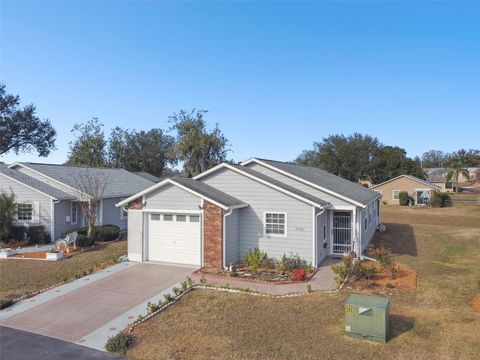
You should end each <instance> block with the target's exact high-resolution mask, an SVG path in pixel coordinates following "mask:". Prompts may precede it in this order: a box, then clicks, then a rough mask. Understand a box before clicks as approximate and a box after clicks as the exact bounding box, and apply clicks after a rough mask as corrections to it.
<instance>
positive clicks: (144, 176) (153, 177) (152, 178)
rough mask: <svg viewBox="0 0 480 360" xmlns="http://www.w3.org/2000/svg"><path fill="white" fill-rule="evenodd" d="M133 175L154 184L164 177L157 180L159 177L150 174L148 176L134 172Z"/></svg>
mask: <svg viewBox="0 0 480 360" xmlns="http://www.w3.org/2000/svg"><path fill="white" fill-rule="evenodd" d="M134 174H135V175H138V176H140V177H142V178H144V179H147V180H148V181H151V182H154V183H158V182H160V181H162V180H163V178H164V177H162V178H159V177H157V176H155V175H152V174H149V173H147V172H145V171H135V172H134Z"/></svg>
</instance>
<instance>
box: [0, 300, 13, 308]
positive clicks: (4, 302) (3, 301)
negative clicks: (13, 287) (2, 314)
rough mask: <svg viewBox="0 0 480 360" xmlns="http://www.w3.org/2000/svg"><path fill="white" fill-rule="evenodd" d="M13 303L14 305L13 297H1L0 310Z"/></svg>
mask: <svg viewBox="0 0 480 360" xmlns="http://www.w3.org/2000/svg"><path fill="white" fill-rule="evenodd" d="M12 305H13V299H10V298H3V299H0V310H2V309H5V308H7V307H9V306H12Z"/></svg>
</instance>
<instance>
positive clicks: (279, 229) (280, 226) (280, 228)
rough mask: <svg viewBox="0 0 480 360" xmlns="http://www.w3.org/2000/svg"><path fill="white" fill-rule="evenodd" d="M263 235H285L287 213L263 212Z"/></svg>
mask: <svg viewBox="0 0 480 360" xmlns="http://www.w3.org/2000/svg"><path fill="white" fill-rule="evenodd" d="M264 233H265V236H281V237H283V236H287V214H286V213H278V212H268V213H265V214H264Z"/></svg>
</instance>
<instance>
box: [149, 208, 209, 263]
mask: <svg viewBox="0 0 480 360" xmlns="http://www.w3.org/2000/svg"><path fill="white" fill-rule="evenodd" d="M182 215H184V214H182ZM193 216H198V215H193ZM155 218H157V219H158V218H160V220H152V217H151V216H150V220H149V231H148V252H149V255H148V258H149V260H152V261H163V262H174V263H181V264H194V265H200V262H201V235H200V234H201V228H200V221H199V222H190V221H189V215H186V218H185V220H186V221H177V220H176V215H175V214H174V216H173V218H172V221H165V220H164V217H163V216H160V217H158V216H155Z"/></svg>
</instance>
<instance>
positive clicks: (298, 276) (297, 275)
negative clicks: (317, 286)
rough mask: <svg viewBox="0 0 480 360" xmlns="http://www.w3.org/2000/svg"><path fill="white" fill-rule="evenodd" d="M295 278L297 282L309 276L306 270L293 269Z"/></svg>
mask: <svg viewBox="0 0 480 360" xmlns="http://www.w3.org/2000/svg"><path fill="white" fill-rule="evenodd" d="M292 274H293V278H294V279H295V280H297V281H301V280H304V279H305V277H306V276H307V273H306V271H305V269H292Z"/></svg>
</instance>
